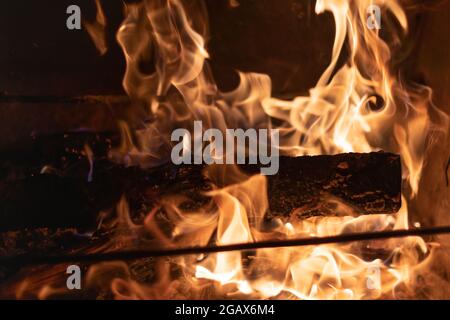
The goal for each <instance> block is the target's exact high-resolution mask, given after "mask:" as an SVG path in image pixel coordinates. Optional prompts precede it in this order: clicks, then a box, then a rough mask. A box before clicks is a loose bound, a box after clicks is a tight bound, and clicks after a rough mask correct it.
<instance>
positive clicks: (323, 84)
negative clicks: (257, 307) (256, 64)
mask: <svg viewBox="0 0 450 320" xmlns="http://www.w3.org/2000/svg"><path fill="white" fill-rule="evenodd" d="M266 2H267V1H261V3H258V4H256V5H255V4H253V5H254V6H256V8H258V9H260V10H263V9H264V6H265V5H267V4H265V3H266ZM286 4H289V5H290V7H289V8H290V9H289V10H290V11H289V12H296V19H298V20H299V21H306V20H307V21H308V22H307V23H306V24H307V25H308V24H314V23H317V21H316V22H314V20H313V19H314V17H315V16H317V17H326V19H328V20H327V21H328V24H324V26H325V27H326V30H328V31H327V32H328V33H329V34H330V35H333V36H332V37H330V39H329V40H330V43H331V44H332V45H331V46H330V48H329V51H330V53H326V54H322V56H321V59H322V60H324V59H325V61H326V63H325V64H324V65H323V66H320V68H319V69H320V70H321V71H320V73H318V74H317V77H313V76H312V73H310V74H306V75H305V74H302V72H300V74H301V75H299V74H297V73H296V72H294V73H293V77H294V78H295V79H296V80H299V81H301V79H302V77H303V79H306V78H307V79H306V80H305V82H306V83H308V81H309V82H311V81H313V82H312V83H310V84H308V88H309V90H308V91H307V92H306V91H305V92H303V91H304V90H303V91H302V90H296V89H293V88H294V87H295V86H293V85H292V84H291V82H292V81H291V80H289V79H282V78H283V77H284V78H286V75H285V74H283V72H279V71H277V72H278V73H277V72H275V76H274V78H273V79H271V77H270V76H269V75H268V74H265V73H256V72H241V71H240V72H239V73H236V74H237V75H238V76H236V74H235V73H231V75H232V76H231V78H233V77H235V78H237V77H238V78H239V83H238V85H237V86H236V87H235V88H234V89H230V90H223V89H221V88H222V87H223V86H224V83H227V81H228V82H229V79H230V78H227V75H226V72H223V73H222V71H223V70H224V69H223V66H222V67H217V66H214V65H213V61H214V58H215V55H214V54H216V55H217V56H218V57H219V60H220V57H221V56H222V57H223V53H222V55H221V51H220V50H218V49H217V47H218V43H220V40H221V39H222V38H221V37H220V36H218V33H217V31H214V30H213V29H214V27H217V24H218V23H219V22H220V21H221V20H220V18H218V20H219V22H218V21H216V20H214V19H213V16H211V17H209V16H208V11H212V12H213V13H214V12H215V10H216V11H220V10H225V12H226V15H233V12H236V11H237V12H241V13H240V14H243V13H242V12H244V13H245V14H248V15H249V18H250V17H251V16H252V15H253V14H254V13H250V14H249V13H247V11H246V10H247V9H248V8H249V6H250V7H251V4H250V5H249V4H245V3H244V1H242V3H240V2H238V1H225V0H224V1H216V2H214V4H213V3H212V1H206V2H203V1H182V0H163V1H153V0H142V1H130V2H126V3H125V4H124V17H123V21H121V24H120V27H119V28H118V29H117V34H116V40H117V43H118V44H119V45H120V48H121V50H122V52H123V56H124V59H125V62H126V66H125V72H124V77H123V87H124V90H125V92H126V95H127V96H126V97H122V96H92V95H91V96H89V97H88V96H86V97H78V98H61V97H56V96H53V97H52V96H50V97H49V96H47V97H44V98H43V97H34V96H27V95H19V96H14V97H11V96H7V95H6V96H5V97H3V98H4V103H8V104H13V105H14V104H20V103H31V104H56V105H64V104H73V105H77V106H78V105H84V104H86V105H88V106H89V105H91V106H94V105H95V108H94V107H93V109H95V110H99V108H100V109H101V108H104V105H107V106H108V107H107V108H109V110H120V111H114V112H113V113H114V117H111V116H107V115H105V112H104V111H99V112H98V113H95V112H94V116H93V118H96V120H95V121H93V122H91V124H94V123H95V125H92V127H89V128H88V129H86V128H77V130H69V131H66V130H65V129H64V133H53V134H48V133H47V134H43V133H37V134H34V135H33V136H32V137H31V138H27V139H22V140H21V143H20V144H14V145H13V146H10V147H8V148H4V152H2V162H1V168H2V170H1V172H2V177H1V178H2V179H1V181H0V190H1V192H0V199H1V200H0V282H1V283H2V284H1V285H0V297H8V298H10V297H14V298H18V299H24V298H40V299H46V298H55V297H68V298H74V299H79V298H90V299H96V298H97V299H98V298H107V299H109V298H111V299H112V298H116V299H380V298H435V297H442V294H437V293H435V292H434V291H433V292H430V291H429V290H430V289H429V288H430V286H432V284H433V283H435V282H436V281H439V282H442V283H443V282H444V281H443V280H445V281H446V280H447V278H446V277H447V276H446V273H445V272H444V271H442V270H440V269H439V268H436V265H437V264H436V262H437V261H442V259H445V258H443V257H442V256H440V255H439V254H437V253H436V252H439V248H438V244H437V243H435V242H432V241H433V239H435V238H433V237H431V236H433V235H437V234H441V233H450V226H445V225H441V226H439V225H437V224H428V225H426V227H421V225H420V223H419V222H417V221H420V219H417V218H414V219H413V218H412V217H411V212H413V213H415V214H416V215H417V212H419V211H420V210H422V208H423V204H422V202H421V201H420V199H422V198H423V197H424V196H423V195H422V194H423V192H424V191H422V188H423V187H422V186H423V182H422V181H423V179H424V172H425V171H424V170H425V169H426V167H427V165H428V164H429V163H433V161H434V163H435V164H436V165H435V166H434V167H432V168H436V167H438V166H442V167H444V170H438V171H439V177H440V179H441V180H439V182H437V181H436V184H438V183H443V181H445V178H447V175H446V174H447V168H446V167H445V165H444V164H445V163H446V162H445V161H446V159H448V154H447V155H445V154H440V156H436V155H435V153H433V152H432V149H433V147H434V146H435V145H439V144H442V145H444V144H445V143H448V136H447V133H448V132H447V131H448V128H449V119H448V114H446V113H445V112H444V111H443V110H442V109H440V108H439V107H437V106H435V105H434V104H433V102H432V100H431V89H430V88H429V87H427V86H425V85H424V84H418V83H417V82H414V81H413V80H412V79H409V78H408V77H407V76H408V75H409V73H408V72H407V71H405V69H404V68H405V66H407V67H409V64H410V63H411V62H410V61H408V58H409V56H408V54H411V48H410V47H408V46H411V45H410V42H411V39H413V38H414V37H413V36H411V35H410V33H408V32H412V33H413V35H414V31H416V32H417V30H415V28H418V27H417V26H416V24H415V23H417V22H414V21H413V22H412V26H411V25H410V24H411V20H412V19H411V17H409V15H408V14H407V13H409V14H410V15H413V14H412V12H415V11H414V10H418V9H417V7H418V6H419V3H418V2H414V3H411V2H402V1H394V0H393V1H371V0H361V1H352V0H348V1H341V0H339V1H338V0H317V1H294V0H286V3H285V4H283V5H282V6H281V7H280V8H285V5H286ZM106 7H107V6H106V4H102V2H101V1H95V10H96V14H95V17H94V18H93V19H91V20H85V22H84V23H83V26H84V28H85V29H86V30H87V34H88V35H89V37H91V40H92V41H93V43H94V45H95V46H96V48H97V49H98V52H99V54H100V55H101V56H107V54H108V51H109V50H113V49H112V48H113V46H114V41H113V40H112V39H109V38H108V36H107V35H108V27H109V26H110V25H109V22H108V21H109V20H108V9H107V8H106ZM419 7H420V6H419ZM105 8H106V9H105ZM280 10H281V9H280ZM408 10H409V11H408ZM273 14H276V13H273ZM283 14H286V13H283ZM295 21H297V20H295ZM311 21H312V22H311ZM266 23H268V22H267V21H266ZM299 23H300V22H299ZM302 23H304V22H302ZM330 23H331V25H330ZM333 23H334V28H333ZM324 26H322V28H324ZM222 28H223V26H222ZM302 28H306V30H308V27H307V26H303V25H302ZM243 29H244V30H245V27H243ZM302 32H305V31H302ZM249 33H250V34H251V32H249ZM306 33H307V32H306ZM222 36H223V37H224V39H225V40H226V39H227V36H229V35H228V33H227V32H224V33H222ZM254 37H255V39H260V38H261V37H264V36H261V35H259V36H254ZM283 37H287V36H286V35H283ZM305 37H307V36H306V35H305ZM210 40H211V41H212V42H214V43H215V44H214V45H213V47H214V48H216V49H215V50H213V53H214V54H211V52H210V50H209V46H208V41H210ZM413 40H414V39H413ZM233 41H236V46H237V48H238V47H239V45H241V42H242V41H243V40H242V39H240V38H239V34H234V35H233ZM298 41H303V40H302V39H298ZM314 41H316V42H317V40H314V39H313V40H312V42H314ZM225 42H226V41H225ZM228 42H229V41H228ZM246 45H247V46H251V44H246ZM290 45H291V44H290V43H285V48H275V47H270V46H269V49H270V50H273V51H277V50H280V51H283V50H287V51H289V46H290ZM315 45H317V43H312V44H311V46H312V47H313V46H315ZM322 49H323V46H322V47H321V50H322ZM221 50H222V51H223V50H225V49H223V48H222V49H221ZM226 50H234V48H233V43H231V42H230V43H227V49H226ZM226 50H225V51H226ZM311 50H314V49H311ZM251 51H252V49H250V52H251ZM256 54H258V53H256ZM327 55H330V56H327ZM324 57H325V58H324ZM257 59H258V57H255V60H257ZM222 62H223V61H222ZM117 63H119V62H117ZM272 64H273V66H269V67H273V68H275V69H276V67H277V66H278V65H277V63H275V62H272ZM281 66H282V68H281V69H283V68H285V67H286V66H285V65H284V66H283V65H281ZM297 66H298V65H297ZM221 68H222V69H221ZM289 68H290V67H289ZM296 68H298V67H296ZM307 68H311V66H309V67H308V66H305V70H308V69H307ZM300 71H301V70H300ZM218 74H219V76H218ZM235 78H233V79H235ZM311 78H312V80H311ZM217 79H218V80H217ZM222 79H225V80H224V81H221V80H222ZM280 79H281V80H282V81H286V84H285V85H284V86H287V87H289V90H285V92H284V93H283V94H278V93H277V92H278V91H280V89H279V88H280V84H279V81H280ZM272 82H273V84H272ZM294 82H295V81H294ZM226 86H227V85H225V87H226ZM281 87H282V86H281ZM287 91H290V92H288V93H287ZM293 92H294V93H293ZM99 106H103V107H99ZM52 110H53V109H52ZM55 110H59V109H55ZM102 110H104V109H102ZM57 112H66V111H57ZM99 118H100V120H99ZM106 118H108V119H107V120H105V119H106ZM102 119H103V120H102ZM114 121H117V126H112V128H108V130H105V127H107V126H106V125H105V126H103V127H102V126H101V125H100V126H99V125H98V123H100V122H101V123H103V124H104V123H105V122H109V123H114ZM442 159H444V160H445V161H444V162H442V161H441V160H442ZM433 170H434V169H433ZM433 172H435V171H433ZM436 172H437V171H436ZM432 176H433V177H435V176H436V174H432ZM448 194H449V193H448V189H447V190H445V191H441V192H440V193H439V197H440V198H439V199H440V200H439V201H441V199H443V200H442V203H443V204H444V205H442V208H441V209H442V210H445V204H446V205H447V206H448V200H449V198H448ZM436 196H437V195H436ZM429 214H431V213H429ZM419 216H420V214H419ZM443 247H445V245H443ZM437 256H438V258H436V257H437ZM68 266H70V268H72V269H73V268H75V269H74V270H76V269H77V268H79V270H81V271H82V274H83V275H84V276H83V278H82V280H80V282H79V283H75V284H72V287H70V283H69V282H70V281H69V280H68V278H67V277H68V275H67V272H66V271H67V270H69V269H67V268H68ZM72 269H71V270H72ZM445 286H446V285H445ZM81 288H82V289H81ZM441 288H445V287H444V285H442V287H441ZM442 290H443V291H445V289H442ZM444 297H447V298H448V296H445V295H444Z"/></svg>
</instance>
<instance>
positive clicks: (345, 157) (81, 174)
mask: <svg viewBox="0 0 450 320" xmlns="http://www.w3.org/2000/svg"><path fill="white" fill-rule="evenodd" d="M59 138H60V139H58V137H54V136H53V137H50V138H42V137H41V138H39V139H37V141H35V143H34V146H35V148H32V149H31V150H32V153H30V154H28V155H27V153H26V152H25V151H23V150H22V151H21V152H20V153H18V154H17V152H16V156H15V157H14V156H13V155H11V154H9V155H8V157H9V158H10V159H12V158H11V157H13V158H14V159H15V160H14V166H11V167H14V170H16V172H14V173H13V174H11V173H9V178H7V176H8V175H7V174H5V175H4V176H3V177H2V179H3V181H2V182H0V191H1V192H0V231H9V230H21V229H25V228H40V227H50V228H58V227H60V228H69V227H76V228H82V229H90V228H94V227H95V225H96V224H95V221H96V217H97V215H98V213H99V212H100V211H101V210H107V209H110V208H113V207H114V206H115V205H116V203H117V202H118V201H119V199H120V197H121V196H122V195H123V194H125V195H126V197H127V199H128V200H129V203H130V207H131V211H132V212H137V211H139V210H143V209H142V208H144V210H148V209H150V208H152V207H154V206H156V205H158V204H159V202H160V200H161V199H162V197H164V196H169V195H185V196H186V197H187V198H188V199H190V200H189V201H188V202H187V203H185V206H186V207H190V208H196V207H199V206H201V205H202V204H204V203H206V201H208V198H206V197H205V196H204V195H203V192H204V191H206V190H209V189H210V188H211V181H209V180H208V178H207V177H206V176H205V174H204V172H203V169H204V166H202V165H181V166H176V165H173V164H165V165H162V166H160V167H157V168H152V169H147V170H144V169H140V168H138V167H128V168H127V167H124V166H122V165H118V164H115V163H113V162H111V161H110V160H108V159H107V157H106V155H107V152H108V150H109V149H110V146H111V144H114V143H113V140H114V139H113V138H109V137H104V136H99V135H95V134H94V135H92V134H89V133H84V134H76V135H65V136H64V137H59ZM86 141H88V143H89V145H90V146H92V150H93V154H94V155H93V159H90V160H89V159H87V158H86V156H84V155H80V154H81V153H82V150H83V148H84V146H85V144H86ZM49 146H51V148H49ZM41 149H42V150H41ZM44 149H45V150H44ZM68 150H70V152H69V151H68ZM61 153H63V154H61ZM43 158H44V159H43ZM45 158H46V159H45ZM18 159H21V161H22V162H23V163H22V167H24V168H26V171H23V172H20V173H19V172H17V170H19V169H18V168H21V163H20V161H19V160H18ZM61 159H63V160H61ZM279 160H280V169H279V172H278V173H277V174H276V175H273V176H268V188H269V190H268V195H269V215H268V217H275V216H277V217H289V216H290V215H291V214H297V215H299V216H301V217H308V216H314V215H333V214H335V213H336V210H337V206H338V205H339V204H342V203H344V204H346V205H348V206H350V207H352V209H354V211H356V212H358V213H360V214H372V213H394V212H396V211H398V210H399V208H400V204H401V196H400V189H401V164H400V157H399V156H398V155H395V154H391V153H384V152H376V153H367V154H358V153H347V154H338V155H329V156H328V155H327V156H304V157H297V158H291V157H280V159H279ZM33 161H34V162H33ZM90 161H91V162H92V164H91V162H90ZM30 162H33V163H30ZM7 163H8V161H3V168H2V169H3V170H2V171H3V172H5V171H8V169H7V168H8V166H7ZM44 163H47V164H49V166H48V167H50V168H52V169H51V170H46V173H45V174H41V173H40V172H41V170H42V165H43V164H44ZM241 167H242V169H243V170H244V171H246V172H248V173H249V174H253V173H258V172H259V169H260V167H258V166H256V165H242V166H241ZM33 168H34V169H33ZM91 171H92V173H93V174H92V175H91V176H90V174H89V172H91ZM11 176H14V178H13V179H11V178H10V177H11ZM89 177H90V178H91V179H89Z"/></svg>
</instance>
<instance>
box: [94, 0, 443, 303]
mask: <svg viewBox="0 0 450 320" xmlns="http://www.w3.org/2000/svg"><path fill="white" fill-rule="evenodd" d="M233 3H234V2H233ZM370 5H377V6H379V7H380V8H381V9H382V12H383V17H385V16H386V17H387V16H388V13H389V17H392V19H393V20H395V21H393V25H394V27H390V28H391V29H390V30H389V31H390V32H391V33H392V35H391V38H390V39H389V43H387V42H386V41H385V40H383V39H382V38H381V37H380V34H379V30H376V29H369V28H367V27H366V20H367V11H366V9H367V8H368V7H369V6H370ZM233 6H234V5H233ZM202 9H204V8H202ZM203 11H204V10H198V12H196V13H195V14H192V13H188V12H187V11H186V9H185V8H184V6H183V4H182V2H181V1H180V0H165V1H152V0H144V1H142V3H139V4H130V5H127V7H126V14H127V16H126V19H125V20H124V22H123V24H122V26H121V28H120V30H119V31H118V34H117V39H118V42H119V43H120V45H121V46H122V48H123V51H124V53H125V57H126V61H127V69H126V72H125V77H124V80H123V81H124V82H123V84H124V87H125V89H126V91H127V93H128V94H129V95H130V97H132V98H133V99H136V100H139V101H144V102H145V104H146V106H147V111H148V113H149V114H152V115H153V117H154V119H155V121H153V122H151V123H149V124H146V126H145V128H143V129H140V130H138V131H137V132H136V136H137V137H138V141H137V145H134V144H133V143H132V142H131V139H130V138H127V134H128V133H127V129H124V130H125V131H124V132H125V133H124V143H123V144H122V146H121V148H118V149H117V150H114V151H113V152H112V153H111V157H112V158H113V159H116V160H117V161H122V162H124V163H127V164H129V165H140V166H142V167H152V166H156V165H158V164H160V163H162V162H164V161H167V159H168V157H169V155H170V133H171V132H172V130H173V129H175V128H186V129H188V130H193V126H192V125H193V123H194V121H195V120H201V121H202V122H203V124H204V125H205V124H206V125H207V126H208V128H218V129H220V130H221V131H222V132H225V130H226V129H227V128H239V127H240V128H276V129H279V132H280V152H281V153H282V154H286V155H291V156H300V155H307V154H308V155H312V154H334V153H339V152H370V151H374V150H375V151H376V150H386V151H390V152H395V153H399V154H401V157H402V161H403V169H404V170H403V174H404V176H403V178H404V183H405V188H404V189H405V192H404V195H403V197H404V199H403V200H404V201H403V202H402V203H403V206H402V208H401V210H400V212H399V213H397V214H377V215H367V216H357V215H355V214H352V213H351V212H349V210H342V212H340V210H339V209H338V210H337V212H336V215H335V216H333V217H311V218H308V219H303V220H300V219H298V218H295V215H292V218H291V219H290V220H289V221H283V220H281V219H278V220H272V221H267V220H266V219H265V216H266V213H267V209H268V200H267V194H266V193H267V181H266V177H264V176H262V175H255V176H251V177H248V176H245V175H244V174H243V173H242V172H239V170H238V169H237V168H236V167H233V166H231V165H229V166H210V167H208V168H207V174H208V175H209V177H210V178H211V180H212V181H215V182H216V184H215V186H214V188H213V190H212V191H209V192H207V193H206V195H207V196H208V197H209V198H210V199H211V203H210V204H209V205H208V206H205V207H204V208H202V209H200V210H197V211H195V212H189V211H185V210H183V209H182V206H181V205H180V203H181V202H182V201H181V199H178V198H175V197H171V198H167V199H163V201H162V206H163V209H164V212H165V213H166V214H167V217H168V220H170V221H171V222H172V223H173V228H172V229H171V231H170V234H168V233H167V232H164V231H163V230H162V228H161V227H160V225H159V223H158V221H157V219H156V210H157V209H155V210H153V211H152V212H151V213H150V214H149V215H148V217H147V219H146V220H145V223H144V225H142V226H136V225H132V223H131V220H129V219H126V218H124V217H125V216H126V215H127V209H126V206H125V205H124V203H121V204H120V205H119V207H120V208H122V209H121V210H120V211H121V219H120V221H122V224H125V225H127V227H128V228H129V229H130V230H132V231H133V230H134V231H135V230H136V229H139V234H142V233H144V234H146V235H147V236H148V235H151V236H152V237H153V238H154V239H156V241H157V242H158V243H159V244H160V245H166V246H177V247H179V246H187V245H207V244H217V245H219V244H232V243H241V242H254V241H260V240H268V239H290V238H300V237H308V236H329V235H337V234H344V233H348V232H365V231H382V230H394V229H407V228H408V227H409V225H408V223H409V222H408V210H407V203H408V200H410V199H412V198H414V197H415V196H416V195H417V192H418V191H419V182H420V178H421V172H422V168H423V163H424V161H425V155H426V152H425V150H426V147H427V134H426V133H430V132H434V133H436V132H443V133H446V130H447V128H448V119H447V117H446V116H445V115H444V114H442V113H440V111H438V110H437V109H436V108H434V106H433V105H432V104H431V102H430V90H429V89H428V88H425V87H418V86H416V87H412V86H408V87H407V86H406V85H405V84H403V83H402V82H401V81H400V79H398V78H397V77H396V76H395V75H394V74H392V71H391V70H390V67H389V62H390V57H391V50H394V49H395V48H396V47H398V45H399V44H400V42H401V37H402V35H404V34H405V33H406V32H407V28H408V27H407V19H406V16H405V13H404V12H403V9H402V8H401V6H400V5H399V4H398V2H397V1H396V0H390V1H387V0H361V1H351V0H317V2H316V7H315V11H316V14H322V13H323V12H325V11H329V12H331V13H332V15H333V17H334V21H335V37H334V45H333V50H332V58H331V61H330V63H329V65H328V67H327V68H326V69H325V71H324V72H323V74H322V76H321V77H320V78H319V80H318V81H317V83H316V85H315V86H314V87H313V88H311V89H310V91H309V95H308V96H298V97H295V98H294V99H292V100H282V99H278V98H275V97H273V96H272V94H271V80H270V78H269V77H268V76H267V75H264V74H256V73H239V76H240V85H239V87H238V88H236V89H235V90H234V91H231V92H226V93H223V92H220V91H219V90H218V89H217V86H216V84H215V82H214V79H213V78H212V75H211V73H210V72H209V67H208V62H207V59H208V58H209V55H208V52H207V49H206V41H205V39H206V30H207V27H205V24H206V17H204V16H202V14H201V12H203ZM199 12H200V13H199ZM299 41H301V39H299ZM346 44H347V45H348V46H349V54H348V57H347V62H346V63H345V64H344V65H343V66H341V67H339V69H338V58H339V56H340V55H341V54H342V51H343V48H344V46H345V45H346ZM155 54H156V55H157V58H156V59H155V60H156V62H155V71H153V72H151V73H145V72H144V71H142V70H141V69H140V63H141V62H142V61H147V60H148V58H149V57H150V56H151V55H155ZM374 97H378V99H381V100H382V102H383V103H382V104H383V105H382V106H381V107H380V108H378V109H377V110H372V109H371V108H370V105H371V102H372V103H373V99H374ZM431 114H435V115H437V117H435V118H436V119H438V120H433V121H432V120H431V116H430V115H431ZM274 120H276V121H274ZM205 129H207V128H205ZM342 207H345V204H342ZM371 253H376V255H372V257H371ZM373 256H377V257H378V258H373ZM430 259H431V254H430V252H429V248H428V245H427V244H426V243H425V241H424V240H423V239H422V238H420V237H407V238H403V239H391V240H383V241H366V242H358V243H348V244H331V245H320V246H308V247H301V248H277V249H259V250H256V251H253V252H237V251H236V252H221V253H215V254H210V255H206V256H204V255H202V256H184V257H179V258H175V259H173V260H171V264H172V265H176V266H178V267H179V269H180V270H181V272H180V274H178V276H177V277H176V278H174V277H172V276H169V267H168V265H169V264H168V263H167V262H165V261H163V260H158V261H157V263H156V264H157V267H156V269H157V274H158V275H159V277H158V280H157V281H156V283H154V284H152V285H144V284H138V283H137V282H135V281H134V280H131V279H130V278H129V276H127V277H124V278H121V279H115V280H113V281H112V282H111V283H112V285H111V287H112V290H113V292H114V293H115V294H116V297H118V298H133V299H135V298H147V299H154V298H172V297H188V298H205V297H216V298H217V297H219V298H227V297H228V298H233V297H246V298H282V299H292V298H297V299H374V298H380V297H386V296H395V292H396V291H395V290H396V289H397V288H398V287H400V286H406V287H408V286H413V285H414V280H415V276H416V274H417V272H419V271H420V270H422V269H423V268H424V267H425V266H426V265H427V264H428V263H429V261H430ZM102 267H105V268H110V267H111V266H110V265H108V266H104V265H98V266H94V267H93V268H94V269H91V271H90V278H92V279H97V277H94V276H93V275H94V274H97V273H98V274H100V273H101V272H99V268H102ZM120 268H121V270H122V269H123V268H124V267H123V266H122V265H121V267H120ZM124 272H125V271H124ZM96 281H97V280H96ZM183 287H184V288H186V287H187V288H189V294H181V292H184V291H183V290H182V289H181V288H183ZM211 288H212V289H211Z"/></svg>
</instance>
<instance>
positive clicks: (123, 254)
mask: <svg viewBox="0 0 450 320" xmlns="http://www.w3.org/2000/svg"><path fill="white" fill-rule="evenodd" d="M445 233H450V226H440V227H431V228H418V229H403V230H391V231H380V232H363V233H348V234H341V235H335V236H327V237H310V238H301V239H287V240H270V241H260V242H252V243H238V244H230V245H221V246H206V247H186V248H178V249H176V248H170V249H162V250H129V251H116V252H105V253H97V254H72V255H54V256H52V255H18V256H10V257H0V265H15V266H22V267H23V266H27V265H39V264H45V265H50V264H59V263H69V262H101V261H116V260H136V259H142V258H149V257H168V256H181V255H193V254H202V253H217V252H227V251H242V250H256V249H268V248H282V247H301V246H311V245H321V244H331V243H346V242H353V241H368V240H378V239H388V238H401V237H408V236H429V235H436V234H445Z"/></svg>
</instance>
